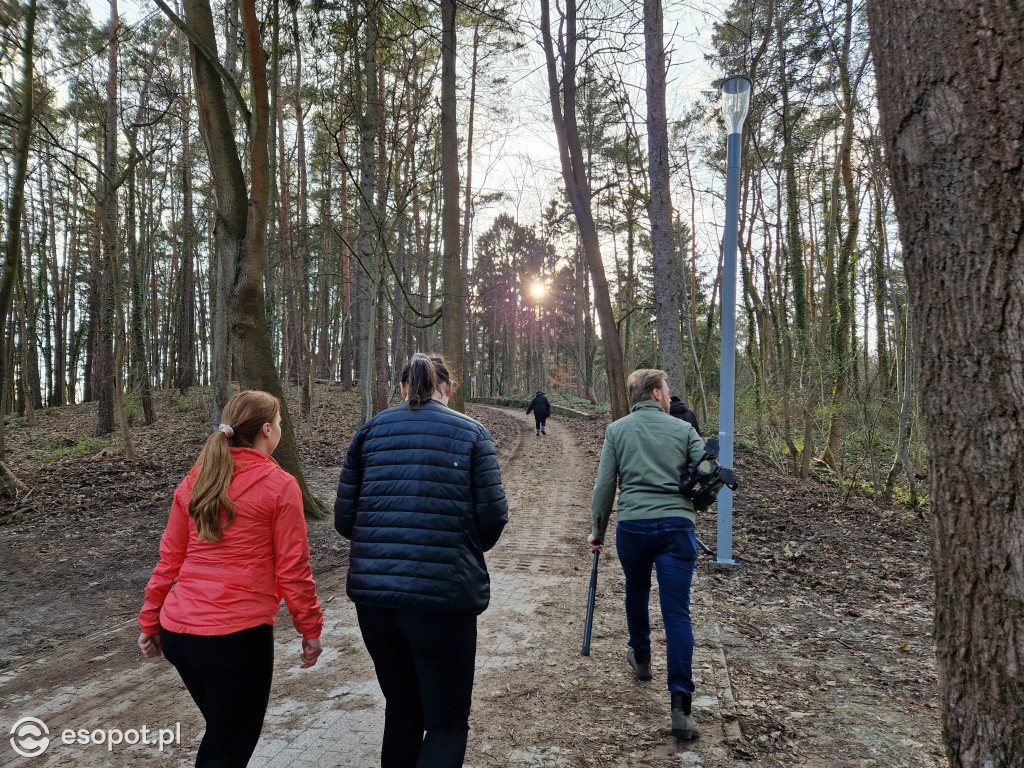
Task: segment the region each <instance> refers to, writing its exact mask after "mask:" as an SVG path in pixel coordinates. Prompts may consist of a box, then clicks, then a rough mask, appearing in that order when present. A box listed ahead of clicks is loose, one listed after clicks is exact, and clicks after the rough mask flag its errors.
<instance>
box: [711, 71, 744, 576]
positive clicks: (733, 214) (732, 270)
mask: <svg viewBox="0 0 1024 768" xmlns="http://www.w3.org/2000/svg"><path fill="white" fill-rule="evenodd" d="M751 86H752V82H751V80H750V78H749V77H747V76H746V75H733V76H732V77H727V78H726V79H725V80H724V81H723V82H722V112H723V114H724V115H725V127H726V130H727V131H728V133H729V149H728V156H727V163H726V176H725V230H724V232H723V233H722V382H721V390H720V394H719V398H718V440H719V449H720V453H719V461H720V462H721V465H722V466H723V467H732V466H733V428H734V425H733V422H734V417H735V410H736V241H737V238H738V237H739V218H740V155H741V150H742V148H743V122H744V121H745V120H746V119H747V111H748V110H749V109H750V89H751ZM715 563H716V564H718V565H729V566H733V565H737V563H736V561H735V560H733V558H732V491H731V490H730V489H729V488H722V490H721V493H719V494H718V552H717V557H716V559H715Z"/></svg>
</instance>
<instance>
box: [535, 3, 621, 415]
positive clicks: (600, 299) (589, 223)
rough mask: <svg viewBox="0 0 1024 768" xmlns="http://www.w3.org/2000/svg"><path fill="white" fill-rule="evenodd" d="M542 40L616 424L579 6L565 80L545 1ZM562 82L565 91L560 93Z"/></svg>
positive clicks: (613, 346) (617, 362) (616, 358)
mask: <svg viewBox="0 0 1024 768" xmlns="http://www.w3.org/2000/svg"><path fill="white" fill-rule="evenodd" d="M540 10H541V30H540V31H541V37H542V41H543V46H544V57H545V60H546V63H547V73H548V96H549V99H550V101H551V112H552V117H553V118H554V124H555V133H556V134H557V137H558V154H559V158H560V160H561V167H562V180H563V182H564V183H565V190H566V194H567V196H568V198H569V202H570V203H571V205H572V209H573V214H574V215H575V217H576V223H577V225H578V226H579V231H580V241H581V242H582V244H583V254H584V256H585V257H586V260H587V266H588V268H589V271H590V277H591V280H592V282H593V286H594V305H595V307H596V309H597V318H598V322H599V324H600V326H601V340H602V342H603V343H604V352H605V363H606V368H607V372H608V392H609V398H610V400H611V406H612V419H621V418H622V417H623V416H625V415H626V414H628V413H629V402H628V400H627V398H626V372H625V363H624V359H623V354H622V343H621V341H620V339H619V329H618V326H617V325H616V323H615V316H614V313H613V312H612V301H611V293H610V291H609V289H608V278H607V277H606V276H605V272H604V261H603V260H602V258H601V242H600V239H599V238H598V234H597V225H596V224H595V223H594V216H593V212H592V210H591V205H590V201H591V197H592V191H591V189H590V179H589V178H588V176H587V169H586V167H585V165H584V162H583V149H582V146H581V145H580V131H579V126H578V124H577V121H576V42H577V37H578V36H577V31H576V2H575V0H567V2H566V6H565V17H564V22H565V38H564V40H563V39H560V40H559V45H558V50H559V55H560V60H561V62H562V76H561V79H560V78H559V75H558V63H557V60H556V58H555V48H554V44H553V43H552V39H551V9H550V2H549V0H541V4H540ZM559 83H561V89H560V88H559Z"/></svg>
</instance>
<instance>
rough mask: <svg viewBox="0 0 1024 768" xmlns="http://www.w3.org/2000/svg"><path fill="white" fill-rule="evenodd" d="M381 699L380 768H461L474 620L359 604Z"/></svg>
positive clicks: (473, 651)
mask: <svg viewBox="0 0 1024 768" xmlns="http://www.w3.org/2000/svg"><path fill="white" fill-rule="evenodd" d="M356 612H357V614H358V616H359V629H360V630H361V631H362V633H363V642H364V643H366V649H367V650H368V651H369V652H370V657H371V658H372V659H373V666H374V668H375V669H376V671H377V681H378V682H379V683H380V689H381V692H382V693H383V694H384V698H385V700H386V705H385V708H384V742H383V745H382V747H381V756H380V764H381V768H461V766H462V760H463V758H464V757H465V755H466V740H467V737H468V734H469V710H470V704H471V702H472V698H473V670H474V667H475V665H476V616H474V615H465V614H448V613H428V612H421V611H401V610H393V609H388V608H371V607H368V606H363V605H357V606H356Z"/></svg>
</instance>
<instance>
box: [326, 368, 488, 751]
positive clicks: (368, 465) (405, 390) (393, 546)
mask: <svg viewBox="0 0 1024 768" xmlns="http://www.w3.org/2000/svg"><path fill="white" fill-rule="evenodd" d="M401 381H402V397H403V399H404V401H405V402H404V403H403V404H401V405H398V406H396V407H394V408H389V409H387V410H386V411H381V412H380V413H378V414H377V415H376V416H375V417H373V418H372V419H370V421H368V422H367V423H366V424H364V425H363V426H362V428H360V430H359V431H358V432H357V433H356V435H355V437H354V438H353V439H352V443H351V445H349V448H348V452H347V454H346V456H345V462H344V465H343V466H342V470H341V478H340V480H339V482H338V500H337V501H336V502H335V504H334V526H335V528H337V530H338V532H339V533H340V534H341V535H342V536H344V537H345V538H347V539H349V540H350V541H351V542H352V545H351V549H350V551H349V571H348V587H347V592H348V596H349V598H350V599H351V600H352V602H354V603H355V605H356V615H357V617H358V620H359V629H360V631H361V632H362V635H363V642H364V643H365V644H366V649H367V651H369V653H370V657H371V658H372V659H373V664H374V668H375V669H376V673H377V681H378V683H379V684H380V688H381V692H382V693H383V694H384V698H385V701H386V705H385V709H384V738H383V744H382V748H381V766H382V768H417V767H418V768H425V767H426V766H430V768H458V767H459V766H461V765H462V761H463V758H464V756H465V753H466V741H467V735H468V732H469V711H470V703H471V700H472V695H473V672H474V667H475V665H476V639H477V616H479V614H481V613H482V612H483V611H484V609H485V608H487V604H488V602H489V600H490V579H489V577H488V574H487V566H486V564H485V563H484V552H486V551H487V550H489V549H490V548H491V547H493V546H494V545H495V544H496V543H497V541H498V537H499V536H500V535H501V532H502V529H503V528H504V527H505V523H507V522H508V503H507V501H506V499H505V491H504V489H503V488H502V485H501V472H500V470H499V467H498V456H497V454H496V453H495V450H494V442H493V441H492V440H491V435H490V434H489V433H488V431H487V430H486V429H485V428H484V427H483V425H481V424H480V423H479V422H476V421H474V420H473V419H471V418H469V417H468V416H464V415H463V414H461V413H458V412H457V411H453V410H451V409H450V408H448V398H449V397H450V396H451V392H452V381H451V377H450V375H449V373H448V368H447V366H446V365H445V363H444V360H443V359H442V358H441V357H440V356H437V355H430V356H427V355H424V354H422V353H417V354H415V355H413V357H412V360H411V361H410V362H409V364H408V365H406V366H405V369H404V370H403V371H402V379H401Z"/></svg>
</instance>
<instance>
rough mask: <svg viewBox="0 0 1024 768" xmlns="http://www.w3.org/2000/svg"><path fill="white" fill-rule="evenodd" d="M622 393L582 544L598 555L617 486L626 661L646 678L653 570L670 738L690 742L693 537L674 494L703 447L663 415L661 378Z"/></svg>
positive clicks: (689, 517) (634, 378)
mask: <svg viewBox="0 0 1024 768" xmlns="http://www.w3.org/2000/svg"><path fill="white" fill-rule="evenodd" d="M626 387H627V389H628V390H629V400H630V402H631V403H632V404H633V405H632V408H631V410H630V414H629V415H628V416H626V417H625V418H622V419H619V420H618V421H613V422H612V423H611V424H609V425H608V429H607V431H606V432H605V438H604V448H603V449H602V451H601V463H600V466H599V467H598V470H597V480H596V482H595V483H594V495H593V499H592V501H591V513H592V515H593V531H592V532H591V534H590V536H588V537H587V543H588V544H589V545H590V547H591V548H592V549H595V550H597V551H598V552H600V551H602V549H603V545H604V537H605V530H606V529H607V527H608V520H609V517H610V516H611V512H612V502H613V501H614V500H615V486H616V479H617V480H618V486H619V508H618V525H617V526H616V528H615V546H616V550H617V552H618V555H619V562H620V563H621V564H622V570H623V573H624V574H625V576H626V625H627V627H628V629H629V650H628V652H627V654H626V658H627V661H628V662H629V664H630V666H631V667H632V668H633V672H634V674H635V675H636V677H637V679H639V680H650V679H651V622H650V608H649V602H650V593H651V569H652V567H653V568H654V569H656V570H657V573H658V588H659V592H660V596H661V615H662V618H663V619H664V622H665V636H666V639H667V648H666V655H667V656H668V689H669V691H670V692H671V698H672V734H673V735H674V736H675V737H676V738H677V739H694V738H696V737H697V721H696V720H695V719H694V717H693V716H692V714H691V712H690V702H691V699H692V696H693V690H694V686H693V628H692V626H691V624H690V583H691V581H692V580H693V570H694V566H695V565H696V564H697V538H696V533H695V531H694V520H695V515H694V510H693V504H692V503H691V502H690V500H689V499H687V498H685V497H684V496H683V495H682V494H681V493H680V492H679V478H680V476H681V475H682V474H683V472H684V471H685V469H686V465H687V464H688V463H689V462H691V461H698V460H700V458H701V457H702V456H703V455H704V441H703V440H701V438H700V436H699V435H698V434H697V432H696V430H695V429H693V427H692V426H691V425H690V424H688V423H687V422H684V421H681V420H680V419H673V418H672V417H671V416H669V415H668V410H669V391H668V382H667V381H666V374H665V372H664V371H658V370H649V369H643V370H639V371H634V372H633V373H632V374H630V376H629V379H628V381H627V382H626Z"/></svg>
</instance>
